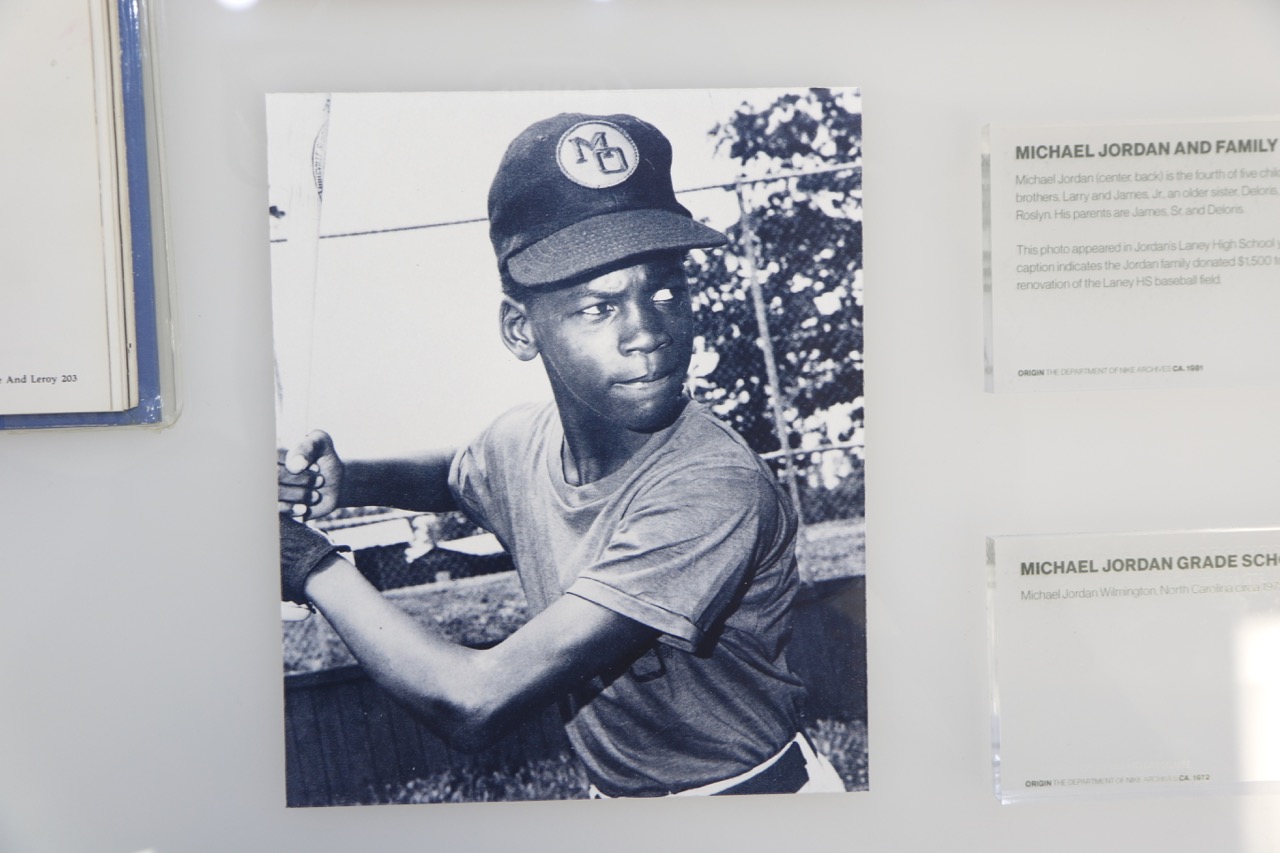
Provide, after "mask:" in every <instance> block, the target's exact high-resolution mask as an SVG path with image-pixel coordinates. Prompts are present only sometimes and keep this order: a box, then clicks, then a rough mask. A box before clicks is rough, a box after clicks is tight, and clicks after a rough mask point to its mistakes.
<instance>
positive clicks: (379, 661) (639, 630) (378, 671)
mask: <svg viewBox="0 0 1280 853" xmlns="http://www.w3.org/2000/svg"><path fill="white" fill-rule="evenodd" d="M305 589H306V593H307V596H308V597H309V598H310V599H311V601H312V602H313V603H314V604H315V605H316V606H317V607H318V608H319V609H320V611H321V612H323V613H324V615H325V617H326V618H328V620H329V622H330V624H332V625H333V627H334V629H335V630H336V631H337V632H338V635H339V636H340V637H342V639H343V641H344V642H345V643H346V644H347V646H348V648H350V649H351V651H352V653H353V654H354V655H355V657H356V659H357V660H358V661H360V663H361V665H362V666H363V667H364V668H365V670H366V671H367V672H368V673H369V674H370V676H371V677H372V678H373V679H374V680H375V681H376V682H378V683H379V684H380V685H381V686H382V687H384V688H385V689H387V690H388V691H390V692H391V693H392V694H393V695H395V696H396V697H397V698H399V699H400V700H401V701H403V702H405V703H406V704H407V705H409V707H411V708H412V709H413V710H414V711H416V712H417V713H418V714H419V716H420V717H421V718H422V719H423V720H424V721H425V722H426V723H427V725H428V727H429V728H431V729H432V730H433V731H434V732H435V733H436V734H438V735H440V736H441V737H442V738H444V739H445V740H446V741H447V742H449V743H450V744H452V745H454V746H456V747H458V748H460V749H464V750H476V749H480V748H483V747H484V746H486V745H488V744H490V743H492V742H493V740H494V739H495V738H496V737H497V736H498V735H500V734H501V733H502V732H503V731H505V730H506V729H508V728H509V727H510V726H511V725H513V724H514V723H516V722H518V721H519V720H520V719H522V718H523V717H524V716H525V715H526V714H528V713H529V712H531V711H534V710H536V709H537V708H539V707H541V706H543V705H545V704H546V703H548V702H550V701H551V700H553V699H555V698H556V697H558V696H561V695H564V694H565V693H568V692H569V691H571V690H573V689H575V688H577V687H580V686H581V685H583V684H584V683H586V682H587V681H589V680H590V679H591V678H592V677H594V676H595V675H597V674H599V673H602V672H604V671H606V670H609V669H611V668H614V667H617V666H620V665H624V664H626V663H627V662H629V661H630V660H632V659H633V658H635V657H636V656H637V655H639V654H640V653H641V652H642V651H643V650H644V649H645V648H646V647H647V646H648V645H649V644H651V643H652V642H653V641H654V640H655V638H656V637H657V632H656V631H655V630H654V629H652V628H649V627H647V626H645V625H642V624H641V623H639V622H636V621H633V620H631V619H628V618H627V617H625V616H621V615H619V614H617V613H614V612H613V611H611V610H607V609H605V608H603V607H601V606H599V605H596V604H593V603H591V602H589V601H585V600H583V599H581V598H578V597H577V596H572V595H566V596H562V597H561V598H560V599H559V600H558V601H556V602H555V603H554V604H552V605H551V606H550V607H548V608H547V609H546V610H544V611H543V612H541V613H540V614H538V615H537V616H535V617H534V618H533V619H532V620H530V621H529V622H528V623H527V624H526V625H524V626H523V627H522V628H520V629H519V630H517V631H516V632H515V633H514V634H512V635H511V636H510V637H508V638H507V639H506V640H505V641H503V642H502V643H500V644H499V645H497V646H494V647H493V648H491V649H485V650H475V649H469V648H465V647H463V646H458V645H454V644H452V643H450V642H448V641H447V640H444V639H442V638H441V637H438V636H436V635H434V634H432V633H431V632H430V631H429V630H428V629H427V628H425V627H424V626H422V625H420V624H419V623H417V622H415V621H414V620H413V619H411V618H410V617H409V616H408V615H407V614H405V613H404V612H403V611H402V610H400V609H399V608H397V607H396V606H395V605H393V604H391V603H390V602H388V601H387V600H386V599H384V598H383V597H382V595H381V594H380V593H379V592H378V591H377V590H375V589H374V588H373V587H372V586H371V585H370V584H369V583H368V581H366V580H365V579H364V577H363V576H361V575H360V573H359V572H358V571H357V570H356V569H355V567H354V566H352V565H351V563H349V562H348V561H347V560H345V559H343V558H341V557H338V556H329V557H327V558H326V559H325V560H324V561H322V563H321V564H320V566H319V567H318V568H317V569H316V570H315V571H314V572H312V573H311V574H310V576H309V577H307V579H306V581H305Z"/></svg>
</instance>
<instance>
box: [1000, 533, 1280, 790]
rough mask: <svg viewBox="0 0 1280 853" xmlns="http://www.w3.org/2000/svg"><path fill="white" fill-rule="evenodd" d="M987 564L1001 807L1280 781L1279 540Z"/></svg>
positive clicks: (1020, 550) (1108, 548)
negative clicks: (1027, 801)
mask: <svg viewBox="0 0 1280 853" xmlns="http://www.w3.org/2000/svg"><path fill="white" fill-rule="evenodd" d="M988 548H989V559H990V566H989V568H990V570H991V626H992V672H993V693H994V709H995V717H994V724H993V738H994V744H993V745H994V757H995V762H994V763H995V768H996V793H997V794H998V795H999V796H1000V797H1001V798H1002V799H1004V800H1006V801H1007V800H1018V799H1028V798H1044V797H1058V796H1070V795H1079V794H1093V795H1098V794H1114V793H1120V792H1137V791H1146V792H1150V791H1159V790H1182V791H1188V790H1224V789H1226V790H1230V789H1235V788H1237V787H1239V786H1241V785H1245V784H1250V785H1260V784H1261V783H1274V782H1276V781H1280V653H1278V652H1280V530H1276V529H1266V530H1242V531H1207V532H1195V533H1147V534H1129V535H1106V536H1103V535H1096V536H1085V535H1075V536H1066V535H1064V536H1007V537H997V538H994V539H991V540H989V541H988Z"/></svg>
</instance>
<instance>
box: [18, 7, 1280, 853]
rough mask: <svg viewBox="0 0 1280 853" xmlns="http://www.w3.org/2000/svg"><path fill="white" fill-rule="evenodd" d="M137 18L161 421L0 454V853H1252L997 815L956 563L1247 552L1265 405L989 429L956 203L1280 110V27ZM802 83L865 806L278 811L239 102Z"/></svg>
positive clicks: (1139, 22) (1264, 454) (351, 12)
mask: <svg viewBox="0 0 1280 853" xmlns="http://www.w3.org/2000/svg"><path fill="white" fill-rule="evenodd" d="M157 5H158V7H159V8H158V9H157V11H158V12H160V13H161V14H160V18H161V21H160V23H161V30H162V35H163V44H162V56H161V62H160V68H161V71H162V73H163V87H164V92H163V108H164V114H163V120H164V126H165V133H166V136H167V146H168V147H167V151H166V152H165V155H166V163H167V167H168V170H169V183H170V192H171V198H170V200H171V207H170V215H171V218H172V232H173V241H172V242H173V246H172V250H173V257H174V262H175V272H176V283H175V287H176V294H177V300H178V329H179V333H180V335H181V341H180V344H181V351H180V364H181V368H182V390H183V395H184V397H185V411H184V413H183V414H182V417H181V419H180V420H179V421H178V423H177V425H176V426H174V427H173V428H172V429H170V430H168V431H165V432H161V433H149V432H99V433H58V432H44V433H26V434H3V435H0V472H2V473H0V542H2V543H3V553H4V560H3V566H2V567H0V577H3V578H4V585H3V587H2V588H0V849H3V850H5V851H9V850H12V851H15V853H25V851H56V853H66V851H110V852H111V853H116V851H119V853H130V851H137V850H142V849H146V848H151V849H154V850H156V851H157V853H177V851H210V853H212V851H257V850H262V851H284V850H306V851H308V853H321V851H339V850H344V851H345V850H379V851H382V850H387V851H391V850H509V849H532V850H587V849H600V848H606V847H607V848H608V849H610V850H616V851H630V850H636V851H642V850H643V851H653V850H694V849H699V850H716V849H723V848H726V847H729V846H733V847H736V848H738V849H745V850H753V851H754V850H759V851H776V850H827V849H849V850H895V851H896V850H910V851H916V850H956V849H972V850H975V851H976V850H983V851H1023V850H1038V851H1058V850H1061V851H1075V850H1083V849H1089V850H1094V851H1109V850H1116V851H1120V850H1124V851H1129V850H1135V849H1161V850H1169V851H1202V850H1215V851H1217V850H1221V851H1232V850H1249V851H1254V850H1268V849H1274V848H1275V847H1277V846H1280V798H1277V797H1274V796H1261V795H1254V796H1240V797H1233V796H1212V797H1194V798H1193V797H1184V798H1151V797H1139V798H1127V799H1102V798H1094V799H1082V800H1079V801H1072V802H1057V803H1040V804H1029V805H1020V806H1001V805H999V804H998V803H997V802H996V799H995V797H994V796H993V795H992V791H991V770H990V763H991V754H990V752H991V750H990V700H989V684H988V678H987V651H986V615H985V609H984V596H985V587H984V566H983V556H984V554H983V537H984V536H985V535H986V534H988V533H1021V532H1064V531H1114V530H1136V529H1160V528H1180V527H1233V526H1259V525H1275V524H1277V523H1278V522H1280V450H1277V446H1278V443H1277V441H1276V429H1275V425H1276V424H1277V423H1280V390H1277V389H1260V388H1232V389H1227V388H1223V389H1211V390H1200V391H1149V392H1140V393H1136V392H1135V393H1115V392H1109V393H1091V394H1084V393H1078V394H1077V393H1072V394H1055V395H1045V396H1016V397H1015V396H992V395H988V394H985V393H984V392H983V391H982V385H983V382H982V301H981V270H982V265H981V264H982V257H981V220H980V212H981V196H980V184H979V145H980V131H981V127H982V125H983V124H985V123H988V122H993V121H1031V122H1034V121H1099V120H1101V121H1106V120H1128V119H1189V118H1198V117H1227V116H1236V115H1258V114H1270V115H1276V114H1280V5H1278V4H1276V3H1274V2H1271V0H1219V2H1215V3H1205V2H1197V0H1132V1H1131V2H1126V3H1117V2H1097V0H1073V2H1057V3H1027V2H1017V0H968V1H967V2H963V1H962V0H928V2H926V0H917V2H897V3H887V2H881V3H873V2H870V0H866V2H852V0H840V1H839V2H838V1H837V0H830V2H819V0H793V2H789V3H775V2H767V0H714V1H712V0H707V2H696V3H695V2H682V1H681V0H665V2H660V1H659V0H645V2H641V0H613V2H589V0H555V1H554V2H551V0H547V1H546V2H529V0H524V2H520V1H519V0H508V2H478V1H477V2H470V3H467V2H460V0H459V2H449V3H445V2H433V3H428V2H419V3H409V2H393V0H380V1H379V2H363V3H356V2H348V3H340V2H320V0H311V1H310V2H303V0H261V2H260V3H259V4H258V5H257V6H255V7H253V8H251V9H249V10H247V11H238V12H237V11H230V10H227V9H225V8H223V7H222V6H220V5H218V4H217V3H215V2H214V0H181V1H180V2H176V1H175V2H166V3H158V4H157ZM804 84H819V85H857V86H861V87H862V89H863V95H864V109H865V127H866V135H865V154H866V179H865V180H866V185H865V191H866V195H865V205H866V207H865V210H866V239H867V243H866V282H867V291H866V293H867V295H866V317H867V323H868V334H867V352H866V362H867V365H868V377H867V401H868V409H869V416H868V428H867V436H868V443H869V458H870V464H869V466H868V475H869V489H868V494H869V496H870V498H869V505H868V522H869V533H868V576H869V593H868V617H869V640H868V642H869V655H870V679H871V684H870V691H871V692H870V714H871V720H870V725H871V785H872V791H871V792H870V793H867V794H861V795H851V796H848V797H843V798H841V797H835V798H828V797H814V798H782V799H779V798H767V799H760V798H737V799H732V800H726V801H722V802H679V803H672V802H647V803H639V802H626V803H612V804H595V805H590V804H584V803H560V804H536V805H523V804H505V805H497V806H481V805H471V806H420V807H384V808H359V809H355V808H353V809H330V810H312V811H293V812H288V811H286V810H285V808H284V806H283V802H284V778H283V777H284V771H283V760H282V731H281V690H280V670H279V655H278V653H277V649H278V643H279V629H278V626H277V618H278V612H277V607H276V603H275V599H274V594H275V592H276V589H277V581H276V578H275V575H274V571H273V567H272V566H273V561H274V559H275V555H274V537H275V525H274V521H273V519H272V517H271V516H272V511H273V510H272V502H273V497H272V491H273V485H272V477H271V469H272V457H273V453H274V450H273V444H274V428H273V423H272V416H273V411H272V410H273V387H272V386H273V380H272V353H271V342H270V294H269V279H268V263H269V254H268V244H267V241H266V231H267V229H266V217H265V216H264V213H265V210H266V207H267V193H266V156H265V152H266V140H265V123H264V107H263V94H264V93H265V92H271V91H343V90H347V91H359V90H437V89H438V90H451V89H495V88H504V87H505V88H582V87H629V88H648V87H706V86H734V87H738V86H775V85H804ZM0 85H5V86H16V85H21V84H20V82H19V81H15V80H8V81H4V83H3V84H0ZM1098 712H1099V714H1105V713H1106V712H1107V709H1105V708H1100V709H1099V711H1098Z"/></svg>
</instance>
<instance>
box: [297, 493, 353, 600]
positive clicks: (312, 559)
mask: <svg viewBox="0 0 1280 853" xmlns="http://www.w3.org/2000/svg"><path fill="white" fill-rule="evenodd" d="M350 550H351V549H350V548H348V547H347V546H346V545H335V544H333V543H332V542H330V541H329V540H328V538H327V537H325V535H324V534H323V533H319V532H318V531H315V530H312V529H311V528H310V527H307V526H306V525H305V524H303V523H302V522H300V521H295V520H293V519H292V518H289V517H288V516H285V515H281V516H280V597H281V598H282V599H283V600H284V601H296V602H298V603H299V604H306V603H307V594H306V592H305V591H304V588H305V586H306V583H307V578H308V577H310V576H311V573H312V572H314V571H315V570H316V569H318V568H319V567H320V564H321V563H323V562H324V561H325V560H326V559H327V558H328V557H329V556H331V555H333V554H338V553H341V552H342V551H350Z"/></svg>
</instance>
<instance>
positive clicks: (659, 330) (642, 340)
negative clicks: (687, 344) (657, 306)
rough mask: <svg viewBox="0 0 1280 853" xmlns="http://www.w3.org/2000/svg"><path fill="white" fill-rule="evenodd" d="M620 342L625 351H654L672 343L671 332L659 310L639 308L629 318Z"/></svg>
mask: <svg viewBox="0 0 1280 853" xmlns="http://www.w3.org/2000/svg"><path fill="white" fill-rule="evenodd" d="M620 343H621V346H622V351H623V352H653V351H654V350H657V349H661V348H662V347H664V346H667V345H668V344H670V343H671V333H670V332H668V331H667V327H666V323H665V322H664V321H663V319H662V317H661V316H660V315H659V314H658V312H657V311H654V310H652V309H645V308H637V309H635V310H634V311H632V312H631V313H630V316H628V318H627V322H626V324H625V326H624V330H623V336H622V340H621V341H620Z"/></svg>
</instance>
